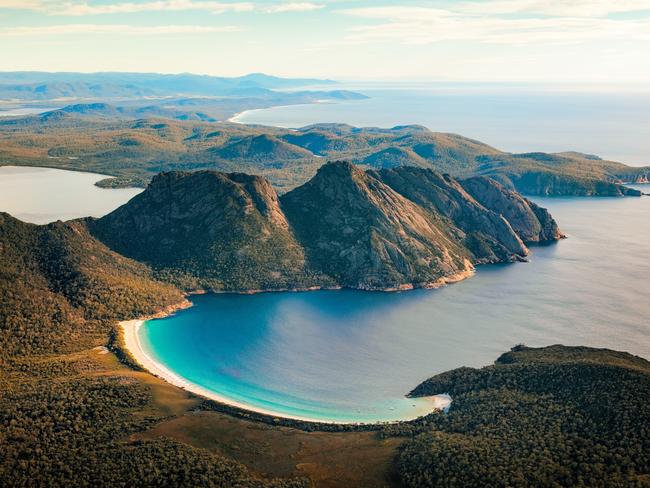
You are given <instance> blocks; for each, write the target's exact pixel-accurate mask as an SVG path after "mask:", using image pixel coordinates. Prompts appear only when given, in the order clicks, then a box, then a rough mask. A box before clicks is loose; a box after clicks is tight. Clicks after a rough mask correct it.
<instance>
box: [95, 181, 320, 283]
mask: <svg viewBox="0 0 650 488" xmlns="http://www.w3.org/2000/svg"><path fill="white" fill-rule="evenodd" d="M89 225H90V227H91V229H92V230H93V232H94V233H95V235H97V236H98V237H99V238H100V239H102V240H103V241H104V242H106V243H107V244H108V245H109V246H111V247H112V248H113V249H115V250H116V251H117V252H119V253H122V254H124V255H126V256H129V257H132V258H134V259H137V260H139V261H143V262H146V263H149V264H151V265H152V266H154V267H156V268H157V269H158V270H159V271H160V272H161V273H162V274H163V275H166V276H168V277H171V278H176V279H177V281H178V280H180V282H185V281H187V280H190V283H188V286H189V287H196V286H200V287H207V288H211V289H231V290H247V289H264V288H284V287H287V286H294V285H295V284H305V283H304V280H306V279H307V278H306V276H307V273H306V271H305V259H304V253H303V249H302V247H301V245H300V244H299V243H297V242H296V240H295V239H294V237H293V235H292V233H291V232H290V230H289V225H288V223H287V220H286V218H285V216H284V213H283V212H282V210H281V209H280V206H279V201H278V196H277V193H276V192H275V190H274V189H273V187H272V186H271V184H270V183H269V182H268V180H266V179H264V178H261V177H258V176H251V175H246V174H242V173H231V174H226V173H220V172H216V171H199V172H195V173H181V172H170V173H162V174H160V175H158V176H156V177H155V178H154V179H153V180H152V182H151V184H150V185H149V187H148V188H147V189H146V190H145V191H144V192H143V193H141V194H139V195H137V196H136V197H134V198H133V199H132V200H131V201H130V202H128V203H127V204H125V205H123V206H122V207H120V208H118V209H117V210H115V211H114V212H112V213H110V214H108V215H107V216H105V217H103V218H101V219H99V220H97V221H91V222H90V223H89Z"/></svg>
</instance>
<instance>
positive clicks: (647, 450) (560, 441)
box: [397, 346, 650, 487]
mask: <svg viewBox="0 0 650 488" xmlns="http://www.w3.org/2000/svg"><path fill="white" fill-rule="evenodd" d="M440 392H449V393H450V394H451V395H452V397H453V399H454V401H453V403H452V406H451V409H450V410H449V413H448V414H447V415H437V416H434V417H433V418H432V419H431V420H430V421H429V422H421V423H420V424H419V425H418V426H417V427H414V426H409V427H408V428H406V429H403V430H402V433H406V432H408V433H409V435H411V436H412V437H411V439H410V440H409V441H408V442H406V443H405V444H404V445H403V447H402V450H401V453H400V455H399V459H398V465H399V472H400V476H401V478H402V480H403V482H404V484H405V485H406V486H412V487H426V486H441V485H442V486H603V487H604V486H647V485H648V483H649V482H650V363H648V361H646V360H644V359H641V358H639V357H636V356H632V355H630V354H626V353H621V352H615V351H610V350H605V349H590V348H586V347H564V346H551V347H546V348H540V349H531V348H526V347H521V346H520V347H516V348H514V349H513V350H512V351H511V352H508V353H506V354H503V355H502V356H501V357H500V358H499V359H498V360H497V361H496V363H495V365H494V366H489V367H485V368H482V369H472V368H460V369H456V370H453V371H449V372H447V373H443V374H441V375H438V376H434V377H433V378H431V379H429V380H427V381H425V382H424V383H422V384H421V385H419V386H418V387H417V388H416V389H415V390H413V392H412V393H411V395H413V396H419V395H429V394H433V393H440ZM397 430H398V431H399V430H400V429H399V428H397Z"/></svg>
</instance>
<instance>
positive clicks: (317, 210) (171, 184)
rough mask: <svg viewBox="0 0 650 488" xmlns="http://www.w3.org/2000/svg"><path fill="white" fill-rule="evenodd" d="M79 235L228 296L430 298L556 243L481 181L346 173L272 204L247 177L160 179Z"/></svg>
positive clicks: (537, 214) (320, 175)
mask: <svg viewBox="0 0 650 488" xmlns="http://www.w3.org/2000/svg"><path fill="white" fill-rule="evenodd" d="M463 185H465V186H466V187H467V188H465V187H464V186H463ZM87 225H88V227H89V228H90V230H91V232H92V233H93V234H94V235H95V236H97V237H98V238H99V239H101V240H102V241H103V242H104V243H106V244H107V245H108V246H109V247H111V248H112V249H113V250H115V251H117V252H118V253H121V254H123V255H125V256H128V257H130V258H133V259H135V260H138V261H142V262H144V263H146V264H148V265H150V266H152V267H153V268H154V269H155V270H156V272H157V276H159V277H161V278H164V279H166V280H169V281H172V282H174V283H177V284H180V285H182V286H184V287H186V288H197V287H202V288H208V289H212V290H237V291H245V290H259V289H286V288H308V287H323V286H325V287H333V286H344V287H350V288H360V289H405V288H411V287H427V286H437V285H439V284H442V283H444V282H447V281H454V280H458V279H462V278H464V277H467V276H468V275H469V274H471V272H472V270H473V266H474V265H475V264H482V263H495V262H505V261H514V260H519V259H522V258H524V257H525V256H526V254H528V249H527V247H526V245H525V243H524V242H539V241H543V240H555V239H557V238H559V237H560V234H559V231H558V230H557V225H556V224H555V222H554V221H553V219H552V217H550V216H549V215H548V214H547V213H546V212H545V211H544V210H543V209H540V208H538V207H537V206H535V205H534V204H533V203H531V202H529V201H528V200H526V199H524V198H523V197H521V196H519V195H518V194H516V193H515V192H512V191H509V190H506V189H504V188H503V187H502V186H501V185H499V184H498V183H496V182H494V181H492V180H490V179H487V178H480V179H476V180H475V181H469V182H464V183H463V184H461V183H460V182H459V181H457V180H455V179H453V178H451V177H449V176H443V175H441V174H439V173H436V172H435V171H432V170H428V169H421V168H413V167H403V168H393V169H386V170H382V171H378V172H377V171H364V170H362V169H361V168H359V167H357V166H355V165H353V164H351V163H347V162H334V163H328V164H325V165H323V166H322V167H321V168H320V169H319V170H318V172H317V174H316V175H315V176H314V177H313V178H312V179H311V180H310V181H308V182H307V183H305V184H304V185H302V186H300V187H298V188H296V189H294V190H293V191H291V192H289V193H287V194H285V195H283V196H282V197H278V195H277V193H276V192H275V190H274V189H273V187H272V186H271V184H270V183H269V182H268V181H267V180H266V179H264V178H261V177H258V176H250V175H245V174H241V173H231V174H226V173H220V172H216V171H198V172H194V173H182V172H170V173H163V174H160V175H158V176H156V177H155V178H154V179H153V181H152V182H151V184H150V185H149V187H148V188H147V189H146V190H145V191H144V192H143V193H141V194H140V195H138V196H136V197H135V198H133V199H132V200H131V201H130V202H128V203H127V204H125V205H123V206H122V207H120V208H119V209H117V210H115V211H114V212H112V213H111V214H109V215H107V216H105V217H103V218H101V219H90V220H88V221H87Z"/></svg>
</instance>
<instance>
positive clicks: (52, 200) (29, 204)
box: [0, 166, 142, 224]
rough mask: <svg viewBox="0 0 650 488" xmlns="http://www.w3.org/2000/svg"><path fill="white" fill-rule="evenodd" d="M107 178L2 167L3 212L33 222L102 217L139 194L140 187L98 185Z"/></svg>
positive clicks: (0, 208)
mask: <svg viewBox="0 0 650 488" xmlns="http://www.w3.org/2000/svg"><path fill="white" fill-rule="evenodd" d="M104 178H108V176H106V175H101V174H97V173H82V172H78V171H66V170H60V169H51V168H34V167H28V166H24V167H17V166H0V212H8V213H10V214H11V215H13V216H14V217H17V218H19V219H20V220H23V221H25V222H32V223H34V224H47V223H49V222H54V221H56V220H70V219H75V218H78V217H88V216H92V217H101V216H102V215H105V214H107V213H108V212H110V211H112V210H114V209H116V208H117V207H119V206H120V205H122V204H123V203H126V202H127V201H128V200H130V199H131V198H133V197H134V196H135V195H137V194H138V193H140V192H141V191H142V189H140V188H120V189H112V188H111V189H106V188H99V187H97V186H95V183H96V182H97V181H99V180H103V179H104Z"/></svg>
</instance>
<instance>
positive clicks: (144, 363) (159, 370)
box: [118, 300, 451, 426]
mask: <svg viewBox="0 0 650 488" xmlns="http://www.w3.org/2000/svg"><path fill="white" fill-rule="evenodd" d="M191 306H192V303H191V302H190V301H189V300H185V301H183V302H181V303H179V304H176V305H172V306H170V307H167V308H165V309H164V310H161V311H160V312H158V313H156V314H154V315H151V316H147V317H143V318H139V319H132V320H123V321H120V322H118V325H119V326H120V329H121V335H122V340H123V344H124V348H125V350H126V351H125V352H127V353H128V354H130V355H131V357H132V358H133V360H134V361H135V362H136V363H137V364H138V365H140V366H141V367H142V368H143V369H144V370H145V371H146V372H148V373H150V374H153V375H154V376H157V377H158V378H160V379H162V380H164V381H166V382H167V383H170V384H172V385H174V386H176V387H178V388H181V389H183V390H185V391H187V392H190V393H193V394H195V395H199V396H201V397H204V398H206V399H208V400H212V401H215V402H217V403H219V404H222V405H225V406H227V407H233V408H236V409H240V410H242V411H246V412H253V413H257V414H260V415H263V416H266V417H269V418H282V419H288V420H295V421H301V422H311V423H316V424H331V425H339V426H340V425H352V426H369V425H390V424H397V423H401V422H409V421H413V420H416V419H418V418H420V417H423V416H426V415H428V414H430V413H433V412H434V411H435V410H445V409H446V408H448V407H449V405H450V404H451V398H450V397H449V396H448V395H433V396H429V397H421V398H420V399H419V400H424V401H428V402H429V403H430V409H429V410H428V411H427V412H425V413H423V414H421V415H417V416H415V417H412V418H404V419H397V420H386V421H377V422H352V421H344V420H322V419H315V418H311V417H304V416H300V415H291V414H285V413H281V412H275V411H273V410H268V409H265V408H262V407H256V406H254V405H249V404H246V403H242V402H239V401H236V400H233V399H230V398H228V397H225V396H222V395H219V394H218V393H216V392H214V391H211V390H208V389H207V388H205V387H202V386H200V385H197V384H196V383H193V382H191V381H189V380H187V379H185V378H183V377H182V376H180V375H178V374H176V373H174V372H173V371H172V370H170V369H169V368H167V367H166V366H164V365H162V364H160V363H159V362H157V361H156V360H155V359H153V358H152V357H151V356H150V355H149V354H148V353H147V351H146V350H145V348H144V347H143V346H142V343H141V341H140V337H139V331H140V328H141V327H142V325H143V324H144V323H145V322H146V321H147V320H151V319H155V318H164V317H166V316H169V315H171V314H173V313H174V312H176V311H178V310H182V309H185V308H189V307H191ZM404 398H408V397H406V396H405V397H404Z"/></svg>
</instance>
